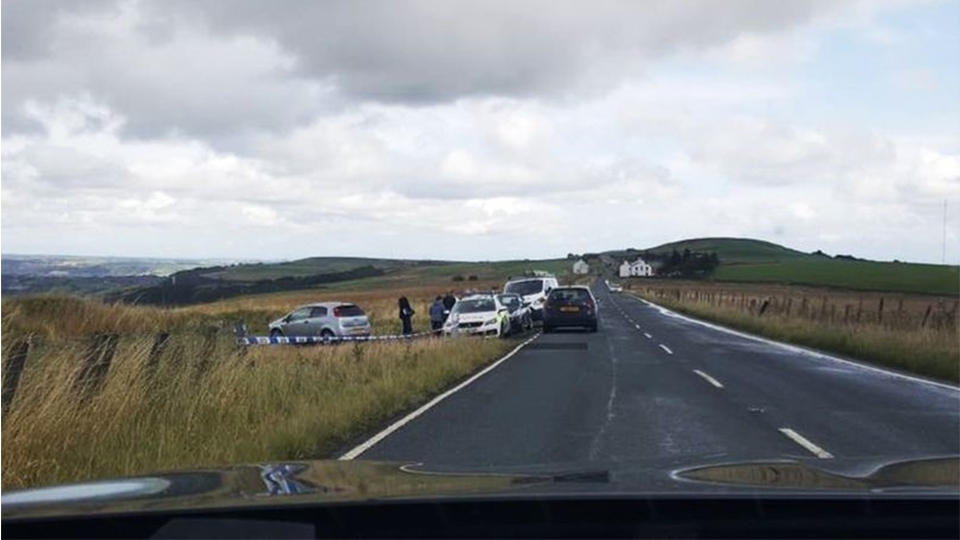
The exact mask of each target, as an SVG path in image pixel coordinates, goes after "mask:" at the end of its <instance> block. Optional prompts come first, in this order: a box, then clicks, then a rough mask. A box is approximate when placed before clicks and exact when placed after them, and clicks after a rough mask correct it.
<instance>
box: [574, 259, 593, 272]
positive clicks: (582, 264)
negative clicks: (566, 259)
mask: <svg viewBox="0 0 960 540" xmlns="http://www.w3.org/2000/svg"><path fill="white" fill-rule="evenodd" d="M573 273H574V274H589V273H590V265H589V264H587V261H585V260H583V259H580V260H579V261H577V262H575V263H573Z"/></svg>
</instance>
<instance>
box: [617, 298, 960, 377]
mask: <svg viewBox="0 0 960 540" xmlns="http://www.w3.org/2000/svg"><path fill="white" fill-rule="evenodd" d="M627 288H628V290H630V291H631V292H633V293H635V294H637V295H638V296H640V297H643V298H646V299H647V300H650V301H653V302H656V303H658V304H661V305H663V306H665V307H668V308H671V309H674V310H677V311H681V312H684V313H687V314H690V315H693V316H696V317H699V318H703V319H707V320H711V321H715V322H719V323H721V324H724V325H727V326H731V327H734V328H738V329H741V330H745V331H748V332H751V333H755V334H758V335H763V336H766V337H770V338H773V339H777V340H780V341H786V342H789V343H795V344H798V345H804V346H808V347H813V348H816V349H821V350H826V351H831V352H836V353H840V354H843V355H847V356H850V357H853V358H857V359H860V360H864V361H867V362H872V363H875V364H878V365H882V366H886V367H890V368H894V369H898V370H903V371H908V372H911V373H915V374H918V375H922V376H926V377H932V378H935V379H940V380H944V381H949V382H953V383H957V382H960V321H958V317H957V310H958V301H957V299H955V298H948V297H931V296H925V295H907V294H884V293H858V292H855V291H844V290H827V289H813V288H809V287H791V286H786V285H776V286H766V285H762V284H751V285H737V286H731V285H730V284H723V285H718V284H711V283H698V282H679V283H678V282H675V281H674V282H670V281H654V280H650V281H646V280H644V281H637V282H633V283H631V284H628V286H627Z"/></svg>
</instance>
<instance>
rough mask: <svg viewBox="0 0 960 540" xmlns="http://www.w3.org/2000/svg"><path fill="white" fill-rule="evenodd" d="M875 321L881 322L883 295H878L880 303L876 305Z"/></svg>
mask: <svg viewBox="0 0 960 540" xmlns="http://www.w3.org/2000/svg"><path fill="white" fill-rule="evenodd" d="M877 322H879V323H882V322H883V297H882V296H881V297H880V305H879V306H878V307H877Z"/></svg>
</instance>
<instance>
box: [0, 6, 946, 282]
mask: <svg viewBox="0 0 960 540" xmlns="http://www.w3.org/2000/svg"><path fill="white" fill-rule="evenodd" d="M0 19H2V34H0V37H2V76H0V82H2V122H0V124H2V139H0V148H2V150H0V151H2V156H0V159H2V179H0V203H2V211H0V222H2V223H0V224H2V235H0V238H2V243H0V250H2V252H3V253H31V254H71V255H98V256H144V257H192V258H236V259H269V260H276V259H297V258H302V257H310V256H337V255H352V256H372V257H395V258H430V259H458V260H499V259H522V258H552V257H563V256H566V254H567V253H583V252H595V251H601V250H606V249H623V248H629V247H633V248H638V249H642V248H646V247H653V246H655V245H658V244H661V243H664V242H668V241H674V240H679V239H683V238H695V237H710V236H737V237H749V238H758V239H763V240H768V241H772V242H776V243H780V244H783V245H786V246H788V247H792V248H795V249H799V250H802V251H808V252H809V251H814V250H817V249H820V250H823V251H825V252H827V253H831V254H853V255H856V256H859V257H865V258H872V259H878V260H893V259H899V260H907V261H915V262H930V263H940V262H941V260H943V258H944V245H946V250H945V252H946V255H945V260H946V261H947V262H948V263H952V264H957V263H958V262H960V2H957V1H956V0H948V1H909V0H888V1H866V0H791V1H790V2H769V1H766V0H726V1H723V2H717V1H714V0H672V1H660V2H656V1H652V2H626V1H616V2H614V1H602V0H601V1H590V2H573V1H571V2H556V1H547V0H538V1H525V2H515V1H485V2H480V1H476V2H469V3H468V2H447V1H439V0H437V1H402V2H401V1H396V2H395V1H382V2H378V1H365V2H312V1H299V0H291V1H285V2H282V3H277V2H267V1H252V0H201V1H193V0H118V1H107V0H85V1H79V0H64V1H54V0H4V2H3V6H2V12H0ZM945 201H946V227H944V202H945ZM944 231H946V234H945V238H946V243H945V244H944Z"/></svg>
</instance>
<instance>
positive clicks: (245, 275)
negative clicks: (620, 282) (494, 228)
mask: <svg viewBox="0 0 960 540" xmlns="http://www.w3.org/2000/svg"><path fill="white" fill-rule="evenodd" d="M571 264H572V261H567V260H566V259H548V260H526V261H494V262H449V261H412V260H399V259H367V258H362V257H312V258H309V259H300V260H296V261H289V262H282V263H262V264H242V265H237V266H231V267H229V268H225V269H222V270H211V271H209V272H202V273H203V275H205V276H207V277H211V278H218V279H223V280H227V281H256V280H261V279H278V278H284V277H306V276H314V275H317V274H328V273H333V272H345V271H349V270H353V269H356V268H360V267H363V266H374V267H376V268H379V269H382V270H385V271H387V276H385V277H391V276H392V277H401V278H406V279H416V278H421V279H422V278H430V279H444V278H447V279H450V278H453V276H456V275H462V276H463V277H464V278H467V277H468V276H471V275H474V276H477V277H478V278H479V279H506V278H507V277H509V276H516V275H521V274H523V272H524V271H527V270H545V271H548V272H553V273H555V274H558V275H559V274H562V273H565V272H568V271H569V270H570V266H571Z"/></svg>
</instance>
